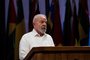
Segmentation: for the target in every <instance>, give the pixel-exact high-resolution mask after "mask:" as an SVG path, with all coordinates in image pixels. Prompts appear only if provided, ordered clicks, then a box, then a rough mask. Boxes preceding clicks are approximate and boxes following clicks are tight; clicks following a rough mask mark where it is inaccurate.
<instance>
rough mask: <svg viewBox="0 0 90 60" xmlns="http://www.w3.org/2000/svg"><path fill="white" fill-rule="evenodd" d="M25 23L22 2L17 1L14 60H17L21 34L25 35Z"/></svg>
mask: <svg viewBox="0 0 90 60" xmlns="http://www.w3.org/2000/svg"><path fill="white" fill-rule="evenodd" d="M25 32H26V30H25V21H24V11H23V4H22V0H17V19H16V33H15V34H16V35H15V52H14V53H15V56H14V58H15V60H18V59H19V42H20V39H21V37H22V35H23V34H25Z"/></svg>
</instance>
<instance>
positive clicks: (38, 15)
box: [33, 14, 47, 23]
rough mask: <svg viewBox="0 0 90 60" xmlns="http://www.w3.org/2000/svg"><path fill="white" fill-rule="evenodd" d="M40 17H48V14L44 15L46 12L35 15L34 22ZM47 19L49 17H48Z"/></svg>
mask: <svg viewBox="0 0 90 60" xmlns="http://www.w3.org/2000/svg"><path fill="white" fill-rule="evenodd" d="M39 17H45V18H46V16H45V15H44V14H37V15H35V16H34V18H33V23H34V22H35V21H36V20H37V18H39ZM46 20H47V19H46Z"/></svg>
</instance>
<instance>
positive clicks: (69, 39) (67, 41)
mask: <svg viewBox="0 0 90 60" xmlns="http://www.w3.org/2000/svg"><path fill="white" fill-rule="evenodd" d="M71 17H72V10H71V4H70V0H67V1H66V11H65V20H64V29H63V38H64V41H63V45H65V46H73V45H75V41H74V38H73V35H72V31H71V30H72V29H71V27H72V26H71Z"/></svg>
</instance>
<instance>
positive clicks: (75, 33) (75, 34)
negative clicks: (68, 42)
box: [72, 0, 79, 45]
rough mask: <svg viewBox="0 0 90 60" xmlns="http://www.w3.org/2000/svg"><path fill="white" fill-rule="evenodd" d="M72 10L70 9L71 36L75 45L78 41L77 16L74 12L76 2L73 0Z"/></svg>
mask: <svg viewBox="0 0 90 60" xmlns="http://www.w3.org/2000/svg"><path fill="white" fill-rule="evenodd" d="M72 4H73V11H72V18H73V19H72V37H73V41H75V45H78V41H79V31H78V16H77V14H76V3H75V0H73V1H72Z"/></svg>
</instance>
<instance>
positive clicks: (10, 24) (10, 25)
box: [7, 0, 16, 60]
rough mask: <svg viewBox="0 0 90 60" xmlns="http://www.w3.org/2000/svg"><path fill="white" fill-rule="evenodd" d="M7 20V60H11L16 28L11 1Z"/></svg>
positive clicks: (11, 0)
mask: <svg viewBox="0 0 90 60" xmlns="http://www.w3.org/2000/svg"><path fill="white" fill-rule="evenodd" d="M7 19H8V20H7V60H13V59H14V44H15V27H16V24H15V23H16V11H15V6H14V2H13V0H9V7H8V17H7Z"/></svg>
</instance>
